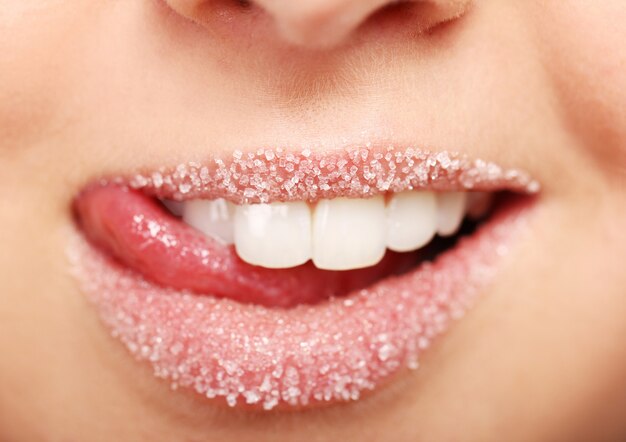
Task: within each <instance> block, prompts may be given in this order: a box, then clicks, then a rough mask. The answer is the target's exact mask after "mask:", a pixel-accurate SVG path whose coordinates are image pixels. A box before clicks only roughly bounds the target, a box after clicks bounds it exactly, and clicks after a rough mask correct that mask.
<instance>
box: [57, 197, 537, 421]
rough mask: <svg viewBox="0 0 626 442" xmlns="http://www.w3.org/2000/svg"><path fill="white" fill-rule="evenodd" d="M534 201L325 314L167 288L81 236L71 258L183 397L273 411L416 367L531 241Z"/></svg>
mask: <svg viewBox="0 0 626 442" xmlns="http://www.w3.org/2000/svg"><path fill="white" fill-rule="evenodd" d="M529 208H530V206H529V205H528V203H518V204H514V205H511V206H509V207H508V208H502V209H501V210H500V212H499V213H497V214H496V215H494V216H493V217H492V218H491V219H490V220H489V221H488V222H487V223H486V224H484V225H483V226H481V227H480V228H479V230H478V231H477V232H476V233H475V234H473V235H472V236H471V237H467V238H464V239H462V240H461V242H460V243H459V244H458V245H457V246H455V247H454V248H453V249H451V250H449V251H447V252H445V253H444V254H443V255H441V256H440V257H439V258H437V260H436V261H435V262H434V263H428V262H426V263H423V264H421V265H420V266H419V267H418V268H417V269H416V270H414V271H413V272H411V273H408V274H406V275H403V276H400V277H392V278H388V279H386V280H383V281H381V282H379V283H377V284H375V285H373V286H372V287H370V288H367V289H363V290H360V291H357V292H355V293H352V294H349V295H348V296H346V297H344V298H335V299H331V300H328V301H326V302H324V303H321V304H316V305H313V306H307V305H301V306H297V307H294V308H292V309H272V308H266V307H263V306H259V305H253V304H241V303H238V302H236V301H232V300H229V299H225V298H221V299H220V298H215V297H211V296H197V295H193V294H190V293H189V292H185V291H178V290H173V289H167V288H163V287H160V286H158V285H155V284H153V283H150V282H148V281H147V280H145V279H144V278H143V277H142V276H141V275H140V274H139V273H137V272H135V271H133V270H131V269H129V268H127V267H123V266H121V265H120V264H118V263H117V262H115V261H114V260H113V259H111V258H110V257H109V256H108V255H106V254H104V253H102V252H101V251H100V250H99V249H97V248H95V247H94V246H92V245H91V244H89V243H88V242H87V241H86V240H85V239H84V238H83V237H82V235H79V234H77V235H76V236H75V238H74V241H72V244H71V247H70V249H69V251H70V254H69V256H70V259H71V262H72V266H73V271H74V274H75V275H76V277H77V278H78V280H79V282H80V285H81V286H82V289H83V291H84V292H85V293H86V294H87V295H88V296H89V298H90V300H91V301H92V302H93V304H94V305H95V306H96V308H97V310H98V311H99V313H100V315H101V318H102V320H103V321H104V323H105V324H106V325H107V326H109V327H110V329H111V330H112V333H113V335H114V336H116V337H118V338H119V339H121V341H122V342H123V343H124V344H125V345H126V347H127V348H128V349H129V350H130V352H131V353H132V354H133V355H134V356H135V357H136V358H137V359H139V360H143V361H148V362H149V363H150V364H151V365H152V368H153V370H154V374H155V375H156V376H157V377H159V378H164V379H168V380H169V381H170V382H171V385H172V387H173V388H177V387H186V388H189V389H192V390H194V391H196V392H197V393H198V394H200V395H202V396H205V397H206V398H209V399H212V398H221V399H223V400H225V401H226V403H227V404H228V405H229V406H233V407H234V406H236V405H240V406H241V405H246V406H251V407H260V408H262V409H265V410H270V409H273V408H275V407H306V406H316V405H320V404H330V403H333V402H345V401H351V400H357V399H359V398H360V397H361V396H362V395H363V394H364V393H366V392H368V391H371V390H374V389H375V388H376V387H378V386H380V385H382V384H383V383H385V382H386V381H387V380H388V379H390V378H391V377H393V376H394V375H395V374H397V373H398V372H400V371H402V370H403V369H407V368H408V369H416V368H417V367H418V365H419V360H420V356H421V355H422V352H423V351H424V350H426V349H427V348H428V347H429V346H430V345H431V343H432V341H433V339H434V338H435V337H437V336H438V335H440V334H441V333H443V332H445V331H446V330H447V329H448V328H449V326H450V325H451V323H452V321H453V320H455V319H458V318H461V317H462V316H463V314H464V313H465V311H466V310H467V308H468V307H470V306H471V305H472V304H473V302H474V299H475V297H476V296H477V295H478V294H479V292H480V290H481V289H484V288H485V287H486V286H487V285H488V283H489V282H490V281H491V279H492V278H493V276H494V275H495V273H496V270H497V267H498V264H499V263H500V262H501V258H502V257H503V256H504V255H506V254H507V252H508V251H509V250H510V247H511V243H512V240H513V238H515V237H518V236H519V231H520V229H521V227H522V226H524V225H525V224H526V223H525V220H526V219H527V215H528V213H529V211H530V210H529Z"/></svg>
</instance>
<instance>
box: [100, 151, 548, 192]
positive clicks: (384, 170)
mask: <svg viewBox="0 0 626 442" xmlns="http://www.w3.org/2000/svg"><path fill="white" fill-rule="evenodd" d="M103 181H107V182H113V183H117V184H129V185H130V186H131V187H133V188H135V189H141V190H142V191H143V192H145V193H147V194H150V195H153V196H157V197H160V198H169V199H174V200H185V199H191V198H205V199H215V198H225V199H227V200H230V201H232V202H234V203H237V204H244V203H268V202H274V201H316V200H318V199H322V198H327V199H332V198H336V197H339V196H342V197H349V198H368V197H372V196H375V195H377V194H380V193H386V192H401V191H403V190H413V189H428V190H439V191H448V190H476V191H479V190H482V191H492V190H505V189H506V190H511V191H515V192H521V193H536V192H537V191H538V190H539V184H538V182H537V181H535V180H534V179H533V178H531V177H530V175H529V174H528V173H526V172H525V171H522V170H519V169H515V168H508V169H507V168H504V167H501V166H499V165H498V164H496V163H494V162H491V161H485V160H482V159H472V158H470V157H469V156H467V155H465V154H462V153H458V152H447V151H431V150H427V149H417V148H413V147H397V146H394V145H372V144H367V145H365V146H353V147H345V148H342V149H337V150H332V151H328V150H324V151H314V150H310V149H301V150H294V149H283V148H263V149H257V150H253V151H252V150H250V151H245V152H244V151H240V150H236V151H234V152H232V153H230V154H228V155H226V156H213V157H209V158H206V159H205V160H203V161H202V162H188V163H184V164H179V165H176V166H168V167H161V168H159V169H158V170H150V171H139V172H138V173H134V174H128V175H122V176H116V177H109V178H107V179H106V180H103Z"/></svg>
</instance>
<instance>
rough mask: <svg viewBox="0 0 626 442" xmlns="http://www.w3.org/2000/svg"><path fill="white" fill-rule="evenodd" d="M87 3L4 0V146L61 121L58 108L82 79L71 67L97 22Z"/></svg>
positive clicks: (0, 95) (0, 30) (0, 63)
mask: <svg viewBox="0 0 626 442" xmlns="http://www.w3.org/2000/svg"><path fill="white" fill-rule="evenodd" d="M87 6H88V1H86V0H74V1H70V0H48V1H36V0H22V1H19V2H4V3H3V4H2V5H1V6H0V149H8V148H10V149H12V150H13V149H15V148H16V147H23V146H27V145H32V144H34V143H36V142H37V141H38V140H40V139H41V136H43V135H44V134H46V133H49V130H46V128H48V129H49V126H50V125H51V124H55V122H56V123H60V120H61V118H62V116H61V115H60V114H59V113H58V109H59V107H60V105H61V104H62V103H63V102H65V101H67V100H68V99H71V97H69V96H68V95H69V94H68V93H67V91H68V90H69V86H70V85H71V84H72V83H73V82H75V81H76V78H70V76H68V71H69V69H68V67H69V66H70V65H72V64H75V63H76V61H74V63H72V59H73V58H75V54H77V50H76V48H77V47H78V45H80V42H81V38H82V36H84V35H86V33H87V32H88V30H89V23H90V22H92V23H93V18H94V16H93V11H92V12H91V13H90V11H88V10H87V9H86V8H87ZM91 9H92V10H93V9H95V8H93V7H92V8H91ZM90 18H91V19H92V20H90Z"/></svg>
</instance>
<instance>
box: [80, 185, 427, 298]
mask: <svg viewBox="0 0 626 442" xmlns="http://www.w3.org/2000/svg"><path fill="white" fill-rule="evenodd" d="M74 210H75V213H76V216H77V218H78V221H79V224H80V225H81V226H82V228H83V230H84V232H85V234H86V235H87V237H88V238H89V239H90V240H91V241H93V242H94V243H96V244H97V245H99V246H100V247H102V248H104V249H105V250H106V251H108V252H110V253H111V254H113V255H114V256H115V257H116V258H117V259H118V260H119V261H121V262H122V263H123V264H125V265H127V266H129V267H131V268H133V269H135V270H137V271H139V272H141V273H142V274H143V275H144V276H145V277H146V278H147V279H150V280H152V281H155V282H157V283H159V284H161V285H164V286H168V287H173V288H176V289H188V290H191V291H193V292H196V293H201V294H208V295H213V296H218V297H225V298H230V299H234V300H237V301H240V302H247V303H255V304H261V305H265V306H269V307H291V306H295V305H298V304H305V303H306V304H313V303H316V302H319V301H322V300H324V299H327V298H329V297H331V296H340V295H344V294H347V293H349V292H352V291H354V290H358V289H361V288H365V287H367V286H369V285H371V284H372V283H374V282H376V281H378V280H379V279H382V278H384V277H385V276H388V275H392V274H396V273H399V272H401V271H404V270H407V269H408V268H410V267H411V266H412V265H414V264H415V262H416V256H415V254H398V253H391V252H388V253H387V254H386V255H385V258H384V259H383V260H382V261H381V262H380V263H379V264H378V265H376V266H373V267H369V268H366V269H359V270H351V271H345V272H334V271H327V270H320V269H317V268H316V267H315V266H314V265H313V264H312V263H311V262H308V263H306V264H304V265H301V266H299V267H295V268H292V269H280V270H274V269H266V268H262V267H257V266H253V265H250V264H247V263H245V262H243V261H242V260H241V259H240V258H239V257H238V256H237V254H236V253H235V249H234V247H233V246H225V245H223V244H220V243H219V242H217V241H215V240H213V239H211V238H208V237H206V236H204V235H203V234H201V233H199V232H198V231H196V230H195V229H193V228H192V227H190V226H188V225H186V224H184V223H183V222H182V221H180V220H179V219H177V218H175V217H174V216H172V215H171V214H170V213H169V212H167V211H166V210H165V209H164V208H163V207H162V206H161V205H160V204H159V203H157V202H156V201H155V200H153V199H152V198H150V197H148V196H146V195H144V194H142V193H140V192H137V191H134V190H130V189H128V188H126V187H120V186H113V185H109V186H95V187H91V188H89V189H87V190H85V191H84V192H82V193H81V195H79V197H78V198H77V199H76V201H75V202H74Z"/></svg>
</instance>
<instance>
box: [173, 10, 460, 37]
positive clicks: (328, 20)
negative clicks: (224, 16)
mask: <svg viewBox="0 0 626 442" xmlns="http://www.w3.org/2000/svg"><path fill="white" fill-rule="evenodd" d="M166 1H167V3H168V4H169V5H170V7H171V8H172V9H174V10H175V11H176V12H178V13H179V14H180V15H183V16H185V17H186V18H188V19H191V20H193V21H195V22H196V23H199V24H203V19H202V11H204V10H206V9H207V8H205V6H210V3H213V2H224V1H225V0H166ZM232 1H233V2H235V1H237V0H232ZM239 2H240V3H252V5H254V6H256V7H260V8H261V9H262V10H263V11H264V12H265V13H267V14H269V15H270V16H271V17H272V19H273V21H274V23H275V25H276V28H277V30H278V33H279V34H280V35H281V37H282V38H283V39H284V40H286V41H287V42H289V43H291V44H294V45H299V46H306V47H330V46H334V45H337V44H339V43H341V42H342V41H344V40H345V39H346V38H348V37H349V36H350V35H351V34H352V33H354V31H355V30H356V29H357V28H358V27H359V26H360V25H361V24H362V23H364V22H365V21H366V20H367V19H368V18H369V17H370V16H372V15H374V14H375V13H376V12H377V11H379V10H381V9H382V8H384V7H385V6H388V5H392V4H395V3H406V4H408V3H413V4H414V5H415V6H419V8H418V15H420V17H418V20H419V22H420V23H418V24H416V27H417V29H416V30H420V29H425V28H428V27H432V26H433V25H434V24H437V23H441V22H445V21H448V20H451V19H453V18H456V17H458V16H460V15H461V14H462V13H463V12H464V11H465V9H466V8H467V6H468V3H470V2H471V0H239ZM207 26H208V25H207Z"/></svg>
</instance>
